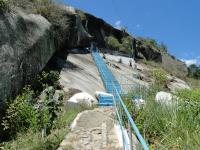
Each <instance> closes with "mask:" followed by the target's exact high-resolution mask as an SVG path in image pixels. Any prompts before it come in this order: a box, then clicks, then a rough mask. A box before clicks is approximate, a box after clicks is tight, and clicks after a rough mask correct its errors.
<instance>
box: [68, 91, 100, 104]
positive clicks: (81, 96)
mask: <svg viewBox="0 0 200 150" xmlns="http://www.w3.org/2000/svg"><path fill="white" fill-rule="evenodd" d="M67 102H68V103H69V102H70V103H79V104H86V105H89V106H92V105H93V104H97V100H95V99H94V98H93V97H92V96H91V95H90V94H88V93H86V92H81V93H77V94H75V95H74V96H72V97H71V98H70V99H69V100H68V101H67Z"/></svg>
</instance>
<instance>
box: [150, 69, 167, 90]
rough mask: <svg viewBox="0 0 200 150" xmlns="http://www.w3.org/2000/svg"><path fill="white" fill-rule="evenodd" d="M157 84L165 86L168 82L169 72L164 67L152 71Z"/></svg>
mask: <svg viewBox="0 0 200 150" xmlns="http://www.w3.org/2000/svg"><path fill="white" fill-rule="evenodd" d="M152 76H153V78H154V81H155V84H156V85H158V86H164V85H165V84H166V82H167V73H166V72H165V71H164V70H163V69H154V70H153V71H152Z"/></svg>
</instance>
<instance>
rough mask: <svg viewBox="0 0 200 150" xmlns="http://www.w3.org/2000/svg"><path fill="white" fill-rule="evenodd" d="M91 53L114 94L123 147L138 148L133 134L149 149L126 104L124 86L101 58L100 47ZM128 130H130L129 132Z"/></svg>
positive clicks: (108, 90)
mask: <svg viewBox="0 0 200 150" xmlns="http://www.w3.org/2000/svg"><path fill="white" fill-rule="evenodd" d="M91 53H92V57H93V59H94V61H95V62H96V66H97V68H98V70H99V73H100V76H101V78H102V81H103V83H104V86H105V88H106V90H107V92H108V93H110V94H113V103H114V108H115V112H116V118H117V120H118V123H119V125H120V129H121V133H122V140H123V149H124V150H133V149H136V147H135V143H134V140H133V134H135V135H136V136H137V139H138V140H139V142H140V143H141V147H142V148H143V149H144V150H149V148H148V145H147V143H146V141H145V140H144V138H143V137H142V135H141V134H140V131H139V129H138V128H137V125H136V124H135V122H134V120H133V118H132V117H131V114H130V113H129V111H128V109H127V107H126V105H125V104H124V102H123V100H122V98H121V96H120V95H121V94H122V88H121V85H120V84H119V82H118V81H117V80H116V79H115V77H114V76H113V74H112V72H111V71H110V70H109V69H108V67H107V65H106V63H105V62H104V60H103V59H102V58H101V56H100V54H99V52H98V49H94V48H92V47H91ZM127 130H128V132H127Z"/></svg>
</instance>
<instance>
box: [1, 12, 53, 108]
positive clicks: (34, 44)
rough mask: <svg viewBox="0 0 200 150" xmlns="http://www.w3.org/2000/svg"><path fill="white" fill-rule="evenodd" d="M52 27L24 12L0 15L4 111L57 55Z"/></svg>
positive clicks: (45, 21) (43, 20) (35, 16)
mask: <svg viewBox="0 0 200 150" xmlns="http://www.w3.org/2000/svg"><path fill="white" fill-rule="evenodd" d="M51 27H52V26H51V24H50V23H49V22H48V21H47V20H46V19H45V18H43V17H42V16H39V15H34V14H26V13H23V12H22V11H19V10H18V11H15V12H12V13H4V14H0V109H2V107H3V105H4V104H5V101H6V100H7V99H8V98H9V97H10V96H13V95H16V94H17V93H18V92H19V90H21V88H22V87H23V86H24V84H25V83H27V82H29V81H31V79H32V78H33V77H34V76H35V75H36V74H37V73H38V72H39V71H40V70H42V69H43V67H44V66H45V65H46V63H47V62H48V61H49V59H50V58H51V57H52V55H53V54H54V52H55V51H56V49H55V45H54V38H53V34H52V33H51Z"/></svg>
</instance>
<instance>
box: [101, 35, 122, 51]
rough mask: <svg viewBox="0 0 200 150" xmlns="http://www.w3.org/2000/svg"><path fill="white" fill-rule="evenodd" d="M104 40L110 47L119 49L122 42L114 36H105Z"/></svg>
mask: <svg viewBox="0 0 200 150" xmlns="http://www.w3.org/2000/svg"><path fill="white" fill-rule="evenodd" d="M104 40H105V43H106V45H107V46H108V48H110V49H116V50H119V48H120V43H119V41H118V40H117V39H116V38H115V37H114V36H108V37H105V39H104Z"/></svg>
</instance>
